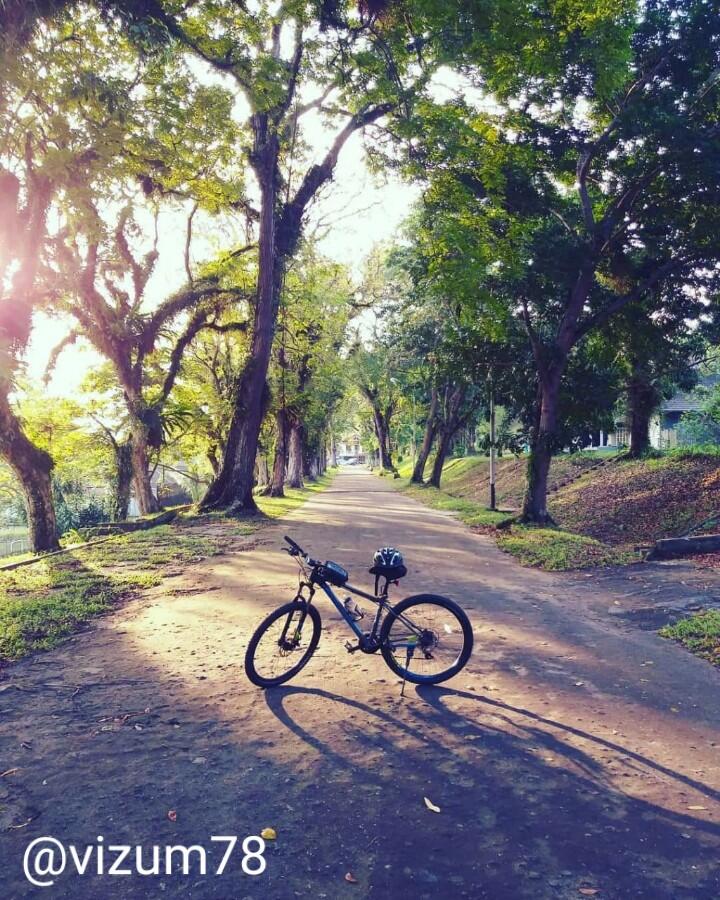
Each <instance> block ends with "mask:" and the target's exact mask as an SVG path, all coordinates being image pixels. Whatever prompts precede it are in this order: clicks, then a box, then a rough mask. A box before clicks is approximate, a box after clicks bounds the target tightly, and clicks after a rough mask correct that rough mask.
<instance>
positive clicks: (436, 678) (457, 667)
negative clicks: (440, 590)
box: [380, 594, 474, 684]
mask: <svg viewBox="0 0 720 900" xmlns="http://www.w3.org/2000/svg"><path fill="white" fill-rule="evenodd" d="M423 606H425V607H426V608H427V607H430V606H434V607H436V608H438V609H444V610H446V611H447V612H450V613H451V614H452V615H453V616H455V618H456V619H457V622H458V624H459V625H460V628H461V631H462V648H461V650H460V651H459V653H458V656H457V659H456V660H455V661H454V663H453V664H452V665H451V666H449V667H448V668H447V669H446V670H443V671H441V672H438V673H437V674H434V675H421V674H419V673H415V672H412V671H411V670H410V669H408V668H405V667H403V666H401V665H399V663H398V661H397V659H396V658H395V656H394V654H393V649H392V640H391V631H392V629H393V626H395V625H396V624H397V623H398V621H399V619H398V616H399V615H402V614H404V613H405V612H406V611H407V610H409V609H411V608H413V607H418V608H420V607H423ZM408 619H409V620H410V621H411V619H410V617H408ZM439 643H440V640H439V639H438V645H439ZM473 643H474V639H473V630H472V625H471V624H470V619H469V618H468V616H467V613H466V612H465V610H464V609H463V608H462V607H461V606H459V605H458V604H457V603H456V602H455V601H454V600H450V599H448V598H447V597H440V596H438V595H436V594H416V595H414V596H412V597H406V598H405V599H404V600H401V601H400V602H399V603H398V604H397V605H395V606H393V607H390V608H388V612H387V616H386V618H385V621H384V622H383V626H382V629H381V630H380V652H381V653H382V656H383V659H384V660H385V662H386V663H387V665H388V667H389V668H390V669H391V670H392V671H393V672H394V673H395V674H396V675H399V676H400V677H401V678H404V679H406V680H407V681H411V682H412V683H413V684H440V683H441V682H443V681H447V680H448V679H449V678H452V677H453V676H455V675H457V674H458V672H460V671H461V670H462V669H463V668H464V667H465V665H466V664H467V661H468V660H469V659H470V654H471V653H472V650H473Z"/></svg>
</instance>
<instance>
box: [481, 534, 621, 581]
mask: <svg viewBox="0 0 720 900" xmlns="http://www.w3.org/2000/svg"><path fill="white" fill-rule="evenodd" d="M497 544H498V547H500V549H501V550H504V551H505V552H506V553H510V554H511V555H512V556H514V557H515V558H516V559H517V560H518V562H519V563H520V564H521V565H523V566H532V567H533V568H538V569H546V570H547V571H551V572H561V571H568V570H570V569H588V568H592V567H595V566H610V565H623V564H625V563H628V562H632V561H633V560H634V559H635V557H634V556H633V555H632V554H631V553H628V552H627V551H623V550H618V549H616V548H614V547H609V546H608V545H607V544H603V543H601V542H600V541H597V540H595V538H591V537H587V536H586V535H583V534H572V533H570V532H569V531H561V530H560V529H557V528H536V527H532V526H526V525H513V527H512V528H511V529H510V530H509V531H506V532H498V535H497Z"/></svg>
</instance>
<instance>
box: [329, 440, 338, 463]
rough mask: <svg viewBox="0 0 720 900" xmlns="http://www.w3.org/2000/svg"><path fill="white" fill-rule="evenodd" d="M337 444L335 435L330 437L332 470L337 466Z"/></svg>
mask: <svg viewBox="0 0 720 900" xmlns="http://www.w3.org/2000/svg"><path fill="white" fill-rule="evenodd" d="M337 464H338V462H337V443H336V442H335V435H334V434H331V435H330V465H331V466H332V468H335V467H336V466H337Z"/></svg>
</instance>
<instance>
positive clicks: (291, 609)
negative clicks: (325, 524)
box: [245, 536, 473, 689]
mask: <svg viewBox="0 0 720 900" xmlns="http://www.w3.org/2000/svg"><path fill="white" fill-rule="evenodd" d="M285 541H286V542H287V543H288V544H289V547H284V548H283V549H284V550H285V551H286V552H287V553H289V554H290V556H291V557H293V558H294V559H295V560H296V561H297V563H298V565H299V568H300V580H299V586H298V592H297V594H296V595H295V598H294V599H293V600H291V601H290V603H286V604H284V605H283V606H280V607H279V608H278V609H276V610H275V611H274V612H272V613H270V615H269V616H267V618H266V619H265V620H264V621H263V622H262V623H261V624H260V625H259V626H258V628H257V629H256V631H255V632H254V634H253V636H252V637H251V639H250V643H249V644H248V648H247V651H246V653H245V672H246V673H247V676H248V678H249V679H250V681H251V682H252V683H253V684H255V685H257V686H258V687H263V688H268V687H276V686H277V685H280V684H284V683H285V682H286V681H289V680H290V679H291V678H293V677H294V676H295V675H297V674H298V672H300V671H301V670H302V669H303V668H304V667H305V666H306V665H307V663H308V662H309V661H310V658H311V657H312V655H313V653H314V652H315V650H316V649H317V646H318V642H319V640H320V632H321V630H322V622H321V619H320V613H319V612H318V610H317V608H316V607H315V606H313V603H312V601H313V597H314V595H315V593H316V590H317V588H320V589H321V590H322V591H323V592H324V593H325V594H326V595H327V596H328V598H329V599H330V601H331V602H332V604H333V606H334V607H335V608H336V609H337V611H338V612H339V613H340V615H341V616H342V618H343V619H344V620H345V622H346V623H347V625H348V626H349V627H350V628H351V630H352V631H353V632H354V634H355V636H356V638H357V644H354V645H353V644H351V643H350V642H349V641H346V643H345V647H346V649H347V650H348V652H349V653H356V652H357V651H358V650H360V651H361V652H363V653H377V651H378V650H379V651H380V653H381V655H382V657H383V659H384V660H385V662H386V663H387V665H388V666H389V667H390V669H391V670H392V671H393V672H394V673H395V674H396V675H399V676H400V677H401V678H402V679H403V689H404V682H405V681H406V680H407V681H411V682H413V683H414V684H439V683H440V682H442V681H447V679H448V678H452V677H453V676H454V675H457V673H458V672H460V670H461V669H462V668H463V667H464V666H465V664H466V663H467V661H468V659H469V658H470V654H471V653H472V648H473V631H472V625H471V624H470V620H469V619H468V617H467V615H466V613H465V612H464V610H463V609H462V608H461V607H460V606H458V604H457V603H455V602H454V601H453V600H449V599H448V598H447V597H440V596H436V595H434V594H417V595H414V596H411V597H406V598H405V599H404V600H401V601H400V602H399V603H398V604H397V605H395V606H393V605H391V604H390V601H389V599H388V593H389V588H390V585H391V584H394V585H397V584H399V582H400V579H401V578H402V577H404V576H405V575H406V574H407V569H406V568H405V566H404V565H400V566H392V567H389V566H380V565H375V566H373V567H372V568H371V569H370V574H372V575H374V576H375V593H374V594H369V593H368V592H367V591H363V590H361V589H360V588H357V587H353V586H352V585H351V584H349V582H348V578H349V575H348V573H347V571H346V570H345V569H344V568H343V567H342V566H340V565H338V563H334V562H331V561H329V560H328V561H326V562H320V561H319V560H316V559H312V558H311V557H310V556H309V555H308V554H307V553H306V552H305V551H304V550H303V549H302V547H300V546H299V544H297V543H296V542H295V541H293V540H292V539H291V538H289V537H287V536H286V537H285ZM381 582H384V583H383V584H382V588H381V589H379V588H380V585H381ZM334 587H335V588H343V589H344V590H346V591H349V592H350V593H351V594H354V595H356V596H359V597H362V598H364V599H365V600H369V601H371V602H372V603H375V604H376V605H377V611H376V613H375V616H374V619H373V623H372V628H371V629H370V630H369V631H363V629H362V628H361V626H360V624H359V622H360V621H361V620H362V619H363V618H364V617H365V612H364V611H363V610H362V609H360V608H359V607H358V606H357V604H355V605H354V607H352V606H350V604H351V603H352V602H353V601H352V599H351V598H350V597H347V599H346V600H345V601H344V602H343V601H341V600H340V599H339V597H338V596H337V594H336V593H335V591H334V590H333V588H334ZM308 628H309V629H310V631H308ZM413 663H414V664H415V665H416V667H417V668H419V670H418V671H411V668H410V667H411V665H412V664H413Z"/></svg>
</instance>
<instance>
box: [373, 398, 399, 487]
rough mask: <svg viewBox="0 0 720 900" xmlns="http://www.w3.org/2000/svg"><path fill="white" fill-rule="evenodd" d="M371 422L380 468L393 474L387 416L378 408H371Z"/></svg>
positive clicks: (393, 467)
mask: <svg viewBox="0 0 720 900" xmlns="http://www.w3.org/2000/svg"><path fill="white" fill-rule="evenodd" d="M373 420H374V422H375V436H376V437H377V439H378V455H379V457H380V468H381V470H383V471H386V472H394V471H395V466H394V465H393V461H392V451H391V449H390V421H389V416H387V415H383V413H382V411H381V410H380V408H379V407H377V406H373Z"/></svg>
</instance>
